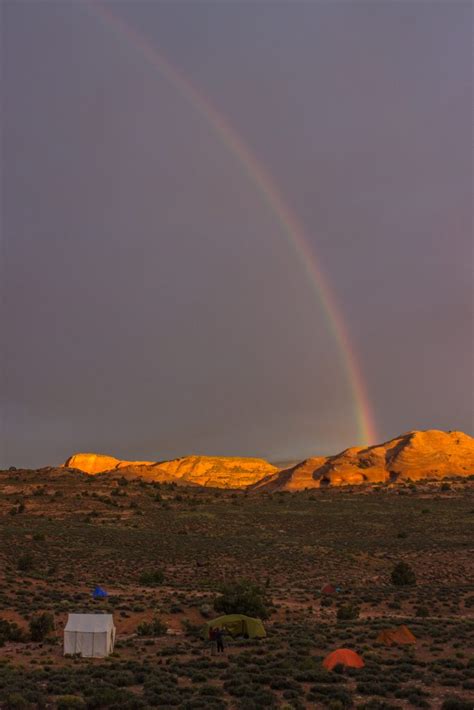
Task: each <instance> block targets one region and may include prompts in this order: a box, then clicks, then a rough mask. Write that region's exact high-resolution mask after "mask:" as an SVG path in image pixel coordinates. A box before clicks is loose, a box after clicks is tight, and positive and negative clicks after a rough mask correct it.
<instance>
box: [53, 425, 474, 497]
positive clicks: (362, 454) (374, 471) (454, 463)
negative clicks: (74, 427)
mask: <svg viewBox="0 0 474 710" xmlns="http://www.w3.org/2000/svg"><path fill="white" fill-rule="evenodd" d="M64 466H65V467H67V468H74V469H79V470H80V471H84V472H85V473H89V474H97V473H104V472H116V471H121V473H122V475H124V476H133V477H135V476H136V477H141V478H145V479H147V480H152V481H159V482H170V481H175V482H177V483H181V484H189V485H199V486H209V487H215V488H249V490H253V491H268V492H271V491H298V490H303V489H305V488H319V487H320V486H344V485H357V484H360V483H390V482H393V483H397V482H403V481H405V480H410V481H418V480H421V479H425V478H444V477H446V476H468V475H470V474H474V439H473V438H472V437H470V436H467V434H463V433H462V432H458V431H451V432H444V431H435V430H431V431H411V432H408V433H407V434H403V435H402V436H398V437H396V438H395V439H391V440H390V441H387V442H385V443H384V444H378V445H375V446H367V447H357V446H356V447H353V448H350V449H346V450H345V451H343V452H342V453H340V454H337V455H336V456H327V457H326V456H315V457H313V458H309V459H305V460H304V461H301V462H300V463H298V464H296V465H295V466H292V467H291V468H287V469H285V470H278V469H277V468H276V467H275V466H272V465H271V464H270V463H268V461H265V460H264V459H255V458H237V457H227V456H185V457H183V458H179V459H173V460H172V461H157V462H152V461H121V460H120V459H116V458H114V457H113V456H103V455H101V454H75V455H74V456H71V457H70V458H69V459H68V460H67V461H66V463H65V464H64Z"/></svg>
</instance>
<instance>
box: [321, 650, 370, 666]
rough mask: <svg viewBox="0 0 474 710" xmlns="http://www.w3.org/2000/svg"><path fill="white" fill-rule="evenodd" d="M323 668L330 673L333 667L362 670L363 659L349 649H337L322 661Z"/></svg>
mask: <svg viewBox="0 0 474 710" xmlns="http://www.w3.org/2000/svg"><path fill="white" fill-rule="evenodd" d="M323 666H324V668H327V670H328V671H332V669H333V668H334V667H335V666H345V667H346V668H363V667H364V666H365V663H364V661H363V659H362V658H361V657H360V656H359V654H358V653H356V652H355V651H351V649H350V648H338V649H337V651H333V652H332V653H330V654H329V656H326V658H325V659H324V661H323Z"/></svg>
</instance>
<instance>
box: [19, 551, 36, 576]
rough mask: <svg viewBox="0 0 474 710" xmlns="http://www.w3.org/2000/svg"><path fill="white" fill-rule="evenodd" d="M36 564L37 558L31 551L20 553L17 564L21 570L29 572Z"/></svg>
mask: <svg viewBox="0 0 474 710" xmlns="http://www.w3.org/2000/svg"><path fill="white" fill-rule="evenodd" d="M34 565H35V559H34V557H33V555H32V554H31V553H29V552H26V553H25V554H24V555H20V557H19V558H18V561H17V563H16V566H17V568H18V569H19V570H20V572H29V571H30V570H31V569H33V567H34Z"/></svg>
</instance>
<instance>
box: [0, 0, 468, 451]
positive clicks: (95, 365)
mask: <svg viewBox="0 0 474 710" xmlns="http://www.w3.org/2000/svg"><path fill="white" fill-rule="evenodd" d="M110 7H111V8H113V10H114V12H116V13H117V14H119V15H120V16H121V17H122V18H124V19H125V20H126V22H128V23H129V24H130V26H132V27H134V28H135V29H136V30H137V31H138V32H141V33H142V34H143V36H144V37H146V38H147V41H149V42H150V43H151V45H153V46H154V47H156V48H159V49H160V51H162V52H163V54H164V55H165V56H166V57H167V58H168V59H169V61H171V63H173V64H174V65H175V66H176V67H179V68H180V69H181V70H182V71H183V72H184V74H185V75H186V76H188V77H189V79H190V80H191V81H192V82H193V83H194V85H195V86H196V87H199V88H200V90H202V91H203V94H204V95H207V96H209V97H210V100H211V101H212V103H213V104H214V105H215V106H216V107H218V109H219V110H220V111H222V112H223V114H224V115H226V116H228V118H229V119H230V121H231V123H232V124H233V125H234V126H235V127H236V128H237V129H238V131H239V132H240V133H241V135H242V137H243V138H244V140H245V141H246V142H247V143H248V145H249V146H250V147H251V149H252V150H254V152H255V154H256V156H257V157H258V158H259V159H260V160H262V162H263V164H264V165H265V166H267V168H268V170H269V171H270V172H271V173H272V175H273V177H274V179H275V181H276V183H277V184H278V185H279V186H280V188H281V190H282V192H283V193H284V194H285V197H286V198H287V200H288V203H289V205H290V206H292V208H293V209H294V210H295V211H296V213H297V214H298V215H299V216H300V218H301V220H302V221H303V223H304V225H305V228H306V230H307V233H308V235H309V241H310V244H311V249H312V250H313V252H314V253H315V254H317V255H318V257H319V259H320V263H321V265H322V267H323V269H324V271H325V272H326V273H327V276H328V280H329V282H330V283H331V284H332V287H333V290H334V292H335V295H336V298H337V300H338V302H339V303H340V306H341V311H342V313H343V315H344V318H345V320H346V323H347V326H348V330H349V332H350V334H351V339H352V342H353V344H354V349H355V351H356V352H357V354H358V357H359V361H360V365H361V370H362V372H363V375H364V379H365V381H366V384H367V390H368V393H369V397H370V400H371V402H372V406H373V410H374V413H375V417H376V421H377V427H378V429H379V434H380V437H381V438H388V437H389V436H392V435H395V434H397V433H400V432H401V431H405V430H407V429H409V428H430V427H439V428H459V429H463V430H465V431H468V432H470V433H472V387H471V385H472V355H473V351H472V343H473V340H472V335H473V332H472V274H471V267H472V241H471V240H472V209H471V190H472V166H471V152H470V151H471V148H470V137H471V124H472V115H471V100H472V79H471V69H470V66H471V65H470V44H471V27H472V25H471V20H472V17H471V15H472V8H471V4H470V3H463V2H455V3H421V2H412V3H379V4H377V5H376V4H374V3H364V2H355V3H271V2H270V3H254V4H252V3H222V4H217V3H204V2H202V3H185V2H180V3H135V2H134V3H127V2H123V3H113V4H111V5H110ZM2 60H3V61H2V64H3V82H2V99H3V106H4V125H3V134H2V158H3V185H2V187H3V195H2V197H3V214H2V238H3V247H4V249H3V253H4V258H3V264H2V266H3V278H2V291H3V294H2V295H3V304H4V318H3V320H4V327H3V336H4V348H3V350H4V358H3V368H2V392H3V401H4V404H5V406H4V417H3V424H4V426H3V442H2V443H3V451H2V462H1V463H3V464H4V465H10V464H18V465H21V464H23V465H41V464H45V463H49V462H56V461H61V460H62V459H63V458H65V457H66V456H67V455H68V454H69V453H70V452H71V451H73V450H100V451H103V452H108V453H113V454H116V455H121V456H130V457H143V458H155V457H156V458H162V457H168V456H173V455H180V454H185V453H191V452H197V453H220V454H224V453H228V454H261V455H266V456H268V457H271V458H286V457H298V456H304V455H308V454H311V453H313V454H315V453H318V452H331V451H336V450H338V449H340V448H343V447H345V446H348V445H351V444H353V443H355V442H356V439H357V430H356V425H355V420H354V407H353V402H352V397H351V392H350V388H349V387H348V383H347V380H346V378H345V376H344V371H343V369H342V368H341V360H340V355H339V354H338V352H337V347H336V344H335V342H334V339H333V337H332V336H331V332H330V329H329V328H328V324H327V320H326V318H325V315H324V312H323V310H322V307H321V304H320V303H319V302H318V300H317V299H316V298H315V294H314V290H313V287H312V286H311V284H310V283H309V282H308V279H307V277H306V276H305V273H304V270H303V269H302V267H301V264H300V261H299V259H298V257H297V255H296V253H295V249H294V247H293V246H292V245H291V243H289V242H288V239H287V237H286V236H285V234H284V231H283V230H282V227H281V225H280V224H279V222H278V220H277V219H276V218H275V215H274V214H272V213H271V212H270V211H269V209H268V206H267V205H266V204H265V202H264V200H263V199H262V196H261V195H260V194H259V193H258V191H256V189H255V186H254V184H253V183H252V181H251V180H249V178H248V175H246V172H245V170H244V169H243V168H242V166H241V165H239V163H238V161H236V159H235V156H233V155H232V154H231V153H230V152H229V151H228V150H227V149H226V147H225V146H224V145H223V143H222V141H221V139H220V138H219V137H218V136H216V134H215V131H213V130H212V127H211V126H210V124H209V122H208V121H207V120H206V118H205V116H203V115H202V114H200V113H199V112H198V111H196V109H195V108H193V106H192V105H191V104H190V102H189V101H188V100H187V99H186V98H185V97H183V96H182V95H181V94H180V93H179V92H178V91H177V90H176V87H173V86H172V85H170V84H169V82H167V81H166V80H165V79H164V78H163V76H161V75H160V72H159V71H158V70H157V69H156V68H153V66H151V65H150V64H149V63H147V61H146V59H145V57H144V56H143V53H142V52H141V51H140V49H139V48H138V47H136V46H135V47H134V46H132V45H131V44H130V42H128V41H127V40H125V39H123V38H120V37H119V36H117V34H116V33H115V32H114V30H113V28H112V27H110V26H106V25H104V24H103V23H102V22H101V21H100V20H99V19H97V18H96V16H95V15H94V13H93V12H91V11H90V10H87V8H86V7H85V6H83V5H82V4H81V3H61V2H58V3H54V2H51V3H35V4H33V3H16V2H7V3H4V6H3V42H2Z"/></svg>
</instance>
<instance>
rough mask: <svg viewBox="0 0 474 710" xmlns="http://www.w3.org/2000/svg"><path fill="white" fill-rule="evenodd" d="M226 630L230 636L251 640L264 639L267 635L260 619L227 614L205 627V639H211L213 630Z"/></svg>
mask: <svg viewBox="0 0 474 710" xmlns="http://www.w3.org/2000/svg"><path fill="white" fill-rule="evenodd" d="M217 628H218V629H224V631H227V633H228V634H230V636H248V638H250V639H255V638H257V639H259V638H264V637H265V636H266V635H267V633H266V631H265V627H264V626H263V624H262V621H261V620H260V619H254V618H253V617H251V616H245V615H244V614H227V615H226V616H219V617H217V619H211V621H208V622H207V624H204V627H203V637H204V638H205V639H208V638H209V634H210V631H211V629H217Z"/></svg>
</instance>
